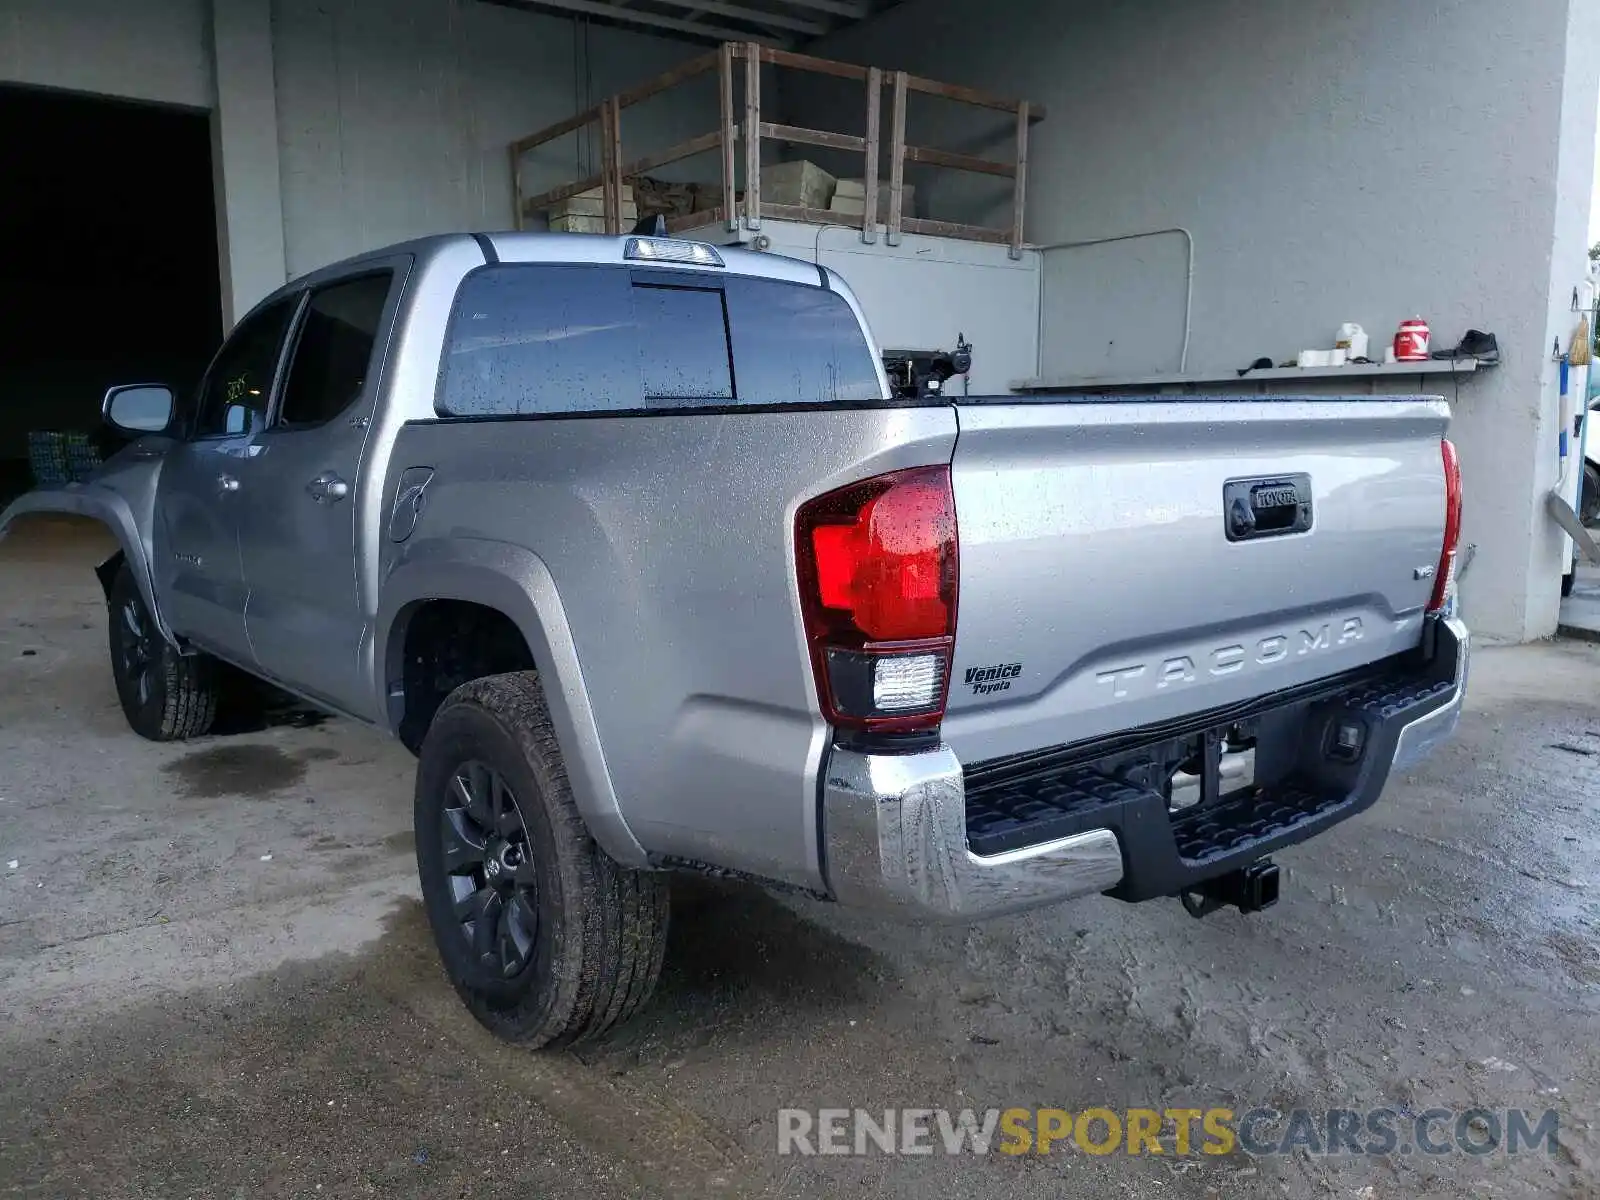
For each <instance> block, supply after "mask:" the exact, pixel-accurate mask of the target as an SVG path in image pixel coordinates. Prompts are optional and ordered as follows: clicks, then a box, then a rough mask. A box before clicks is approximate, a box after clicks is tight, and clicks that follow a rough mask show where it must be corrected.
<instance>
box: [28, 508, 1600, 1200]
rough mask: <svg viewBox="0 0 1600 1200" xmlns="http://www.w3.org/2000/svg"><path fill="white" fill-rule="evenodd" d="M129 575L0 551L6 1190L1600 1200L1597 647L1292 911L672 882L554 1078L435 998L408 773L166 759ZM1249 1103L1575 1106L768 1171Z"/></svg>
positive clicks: (1423, 778) (1548, 652)
mask: <svg viewBox="0 0 1600 1200" xmlns="http://www.w3.org/2000/svg"><path fill="white" fill-rule="evenodd" d="M103 549H104V542H103V540H102V539H100V538H99V537H97V536H92V535H86V534H84V533H83V532H81V531H74V530H70V529H68V528H67V527H66V526H65V525H64V524H63V523H41V524H36V525H33V526H25V527H23V528H22V529H21V530H20V531H19V532H18V533H17V534H15V535H14V536H13V537H11V538H10V539H8V540H7V541H5V542H3V543H0V1063H3V1064H4V1069H3V1070H0V1194H4V1195H20V1196H51V1197H54V1196H64V1195H77V1194H87V1195H99V1196H116V1197H136V1196H161V1197H170V1196H203V1197H213V1196H214V1197H235V1196H291V1195H292V1196H316V1195H322V1196H360V1195H383V1196H429V1197H435V1196H447V1195H448V1196H469V1195H470V1196H474V1197H478V1196H482V1197H498V1196H505V1197H512V1196H517V1197H526V1196H530V1195H533V1196H537V1195H553V1196H580V1197H620V1196H635V1195H639V1196H647V1195H659V1196H670V1197H676V1196H703V1195H708V1194H716V1195H770V1194H782V1195H790V1196H813V1197H824V1196H869V1195H883V1196H894V1197H898V1196H904V1197H913V1196H915V1197H925V1196H964V1197H987V1196H996V1197H999V1196H1006V1197H1024V1198H1027V1197H1040V1198H1042V1197H1078V1196H1083V1197H1090V1196H1093V1197H1100V1196H1120V1195H1127V1196H1140V1197H1151V1196H1154V1197H1180V1198H1193V1200H1201V1198H1208V1197H1223V1196H1225V1197H1279V1196H1290V1197H1329V1196H1338V1197H1353V1198H1355V1200H1376V1198H1378V1197H1400V1196H1482V1197H1502V1196H1505V1197H1509V1196H1564V1197H1568V1198H1571V1200H1576V1198H1578V1197H1594V1196H1596V1195H1600V1138H1597V1135H1596V1132H1595V1130H1594V1127H1593V1121H1594V1119H1595V1118H1594V1114H1595V1107H1596V1101H1597V1099H1600V1019H1597V1018H1600V956H1597V947H1600V867H1597V866H1596V861H1595V849H1596V847H1597V846H1600V787H1597V783H1600V688H1597V686H1596V684H1597V682H1600V647H1597V646H1594V645H1591V644H1585V643H1578V642H1558V643H1554V644H1545V645H1535V646H1528V647H1520V648H1510V649H1498V650H1490V651H1487V652H1483V653H1481V654H1480V655H1479V656H1478V657H1477V659H1476V660H1475V662H1474V667H1473V672H1474V674H1473V691H1472V697H1471V701H1470V711H1469V713H1468V715H1467V717H1466V718H1465V720H1464V721H1463V725H1462V730H1461V734H1460V736H1459V738H1458V740H1457V741H1456V742H1455V743H1454V744H1453V745H1451V746H1450V747H1449V748H1448V749H1446V750H1445V751H1443V752H1442V753H1441V754H1440V755H1439V756H1438V757H1437V758H1436V759H1435V760H1434V761H1432V762H1431V763H1429V764H1427V765H1426V766H1424V767H1423V768H1422V769H1420V770H1418V771H1417V772H1415V773H1414V774H1413V775H1411V776H1410V777H1408V778H1406V779H1403V780H1399V781H1396V782H1395V783H1394V784H1393V785H1392V786H1391V788H1390V791H1389V792H1388V794H1387V796H1386V797H1385V799H1384V801H1383V802H1382V803H1381V804H1380V805H1379V806H1378V807H1377V808H1376V809H1374V810H1373V811H1371V812H1369V813H1367V814H1364V815H1363V816H1361V817H1358V818H1356V819H1355V820H1353V821H1351V822H1349V823H1347V824H1345V825H1343V826H1341V827H1339V828H1338V829H1336V830H1334V831H1332V832H1331V833H1329V834H1328V835H1326V836H1324V837H1323V838H1321V839H1319V840H1318V841H1316V842H1314V843H1313V844H1312V845H1310V846H1308V847H1301V848H1298V849H1296V850H1292V851H1290V852H1288V853H1286V854H1283V855H1281V856H1280V861H1281V862H1282V863H1283V865H1284V866H1285V867H1286V868H1287V873H1288V879H1287V881H1286V886H1285V891H1284V899H1283V902H1282V903H1281V904H1279V905H1278V906H1277V907H1276V908H1275V909H1273V910H1271V911H1269V912H1267V913H1265V914H1261V915H1258V916H1254V917H1249V918H1245V917H1241V916H1238V915H1237V914H1231V913H1228V914H1219V915H1217V916H1214V917H1212V918H1210V919H1208V920H1207V921H1205V922H1195V921H1193V920H1191V919H1190V918H1189V917H1188V916H1186V915H1185V914H1184V913H1183V912H1182V910H1181V909H1180V908H1179V906H1178V905H1177V904H1176V903H1175V902H1173V903H1157V904H1147V905H1140V906H1137V907H1129V906H1126V905H1122V904H1118V903H1116V902H1114V901H1110V900H1101V899H1093V900H1087V901H1083V902H1079V903H1076V904H1073V905H1069V906H1064V907H1061V908H1058V909H1055V910H1051V911H1046V912H1042V913H1036V914H1031V915H1028V916H1025V917H1019V918H1014V919H1010V920H1006V921H1002V922H998V923H994V924H990V925H985V926H981V927H975V928H970V929H945V928H911V929H907V928H904V927H898V926H891V925H887V924H884V923H881V922H878V921H874V920H871V919H868V918H867V917H865V916H862V915H860V914H853V913H850V912H845V911H840V910H837V909H833V908H830V907H828V906H826V905H822V904H815V903H811V902H806V901H795V900H789V899H784V900H778V899H773V898H770V897H768V896H767V895H765V894H763V893H761V892H757V891H753V890H748V889H734V888H721V887H710V886H707V885H703V884H695V883H693V882H686V883H685V884H684V886H683V887H681V888H678V889H676V891H675V897H674V900H675V905H676V908H675V912H674V929H673V935H672V944H671V952H670V955H669V959H668V965H667V970H666V975H665V978H664V980H663V983H662V987H661V990H660V993H659V996H658V999H657V1002H656V1003H655V1005H654V1006H653V1007H652V1008H651V1009H650V1010H649V1011H648V1012H647V1013H646V1014H645V1015H643V1016H642V1017H641V1018H640V1019H638V1020H637V1021H636V1022H634V1023H633V1024H632V1025H630V1026H628V1027H627V1028H625V1029H622V1030H620V1031H617V1032H616V1033H615V1034H614V1035H613V1036H612V1037H611V1038H610V1039H609V1040H608V1041H606V1042H604V1043H602V1044H600V1045H598V1046H595V1047H591V1048H586V1049H584V1050H583V1051H582V1052H581V1053H579V1054H557V1055H532V1054H527V1053H524V1052H519V1051H516V1050H512V1049H510V1048H506V1047H503V1046H501V1045H499V1044H497V1043H495V1042H494V1041H493V1040H492V1039H490V1038H489V1037H488V1036H487V1035H485V1034H483V1033H482V1032H480V1031H479V1030H478V1028H477V1027H476V1026H475V1025H473V1024H472V1023H471V1021H470V1020H469V1019H468V1018H467V1017H466V1015H465V1013H464V1011H463V1010H462V1009H460V1008H459V1006H458V1005H457V1003H456V1001H455V998H454V996H453V994H452V993H451V992H450V991H449V989H448V987H447V986H446V985H445V983H444V981H443V979H442V978H441V976H440V973H439V970H438V968H437V965H436V962H435V959H434V957H433V951H432V947H431V945H430V943H429V940H428V936H427V932H426V929H425V927H424V924H423V922H422V920H421V919H420V912H419V907H418V904H417V901H416V899H415V884H414V879H413V865H412V861H411V852H412V845H411V837H410V833H409V825H410V779H411V766H412V764H411V760H410V759H409V757H408V756H407V755H406V754H405V752H404V751H402V750H401V749H400V748H399V747H397V746H395V745H393V744H390V743H388V742H386V741H384V740H383V739H381V738H379V737H377V736H375V735H373V734H370V733H367V732H364V731H362V730H359V729H355V728H351V727H349V726H347V725H344V724H342V723H339V722H331V721H330V722H326V723H321V724H313V725H306V724H303V723H296V722H293V721H287V722H286V721H285V720H284V717H283V716H282V715H281V714H280V715H279V716H278V717H277V718H275V719H274V723H272V724H269V725H267V726H266V727H264V728H258V729H256V730H255V731H253V732H252V731H243V732H236V733H233V734H230V735H227V736H219V737H212V738H209V739H206V740H204V741H201V742H197V743H193V744H190V745H180V746H155V745H152V744H149V743H146V742H142V741H140V740H139V739H138V738H136V737H135V736H133V735H132V734H131V733H130V732H129V731H128V730H127V728H126V726H125V725H124V723H123V720H122V717H121V714H120V711H119V710H118V708H117V703H116V699H115V696H114V693H113V691H112V686H111V680H110V673H109V668H108V665H107V662H106V651H105V646H104V618H103V613H102V602H101V600H100V598H99V595H98V592H97V587H96V584H95V582H94V580H93V578H92V576H91V575H90V574H89V571H88V566H89V564H90V563H91V562H93V561H95V559H96V556H97V555H98V554H100V553H101V552H102V551H103ZM269 856H270V857H269ZM12 860H14V861H15V863H16V866H15V868H14V869H12V868H10V867H9V863H10V862H11V861H12ZM1259 1104H1271V1105H1275V1106H1277V1107H1279V1108H1291V1107H1298V1106H1304V1107H1309V1108H1317V1109H1326V1108H1330V1107H1347V1108H1367V1107H1372V1106H1383V1105H1388V1106H1394V1107H1402V1108H1409V1109H1410V1110H1413V1111H1421V1110H1424V1109H1427V1108H1430V1107H1436V1106H1437V1107H1446V1108H1467V1107H1472V1106H1484V1107H1489V1108H1505V1107H1526V1108H1530V1109H1536V1110H1542V1109H1544V1108H1546V1107H1554V1108H1555V1109H1556V1110H1557V1111H1558V1112H1559V1114H1560V1120H1561V1123H1562V1132H1561V1141H1562V1145H1561V1147H1560V1148H1559V1149H1558V1150H1557V1151H1556V1152H1555V1153H1553V1154H1536V1155H1524V1156H1520V1157H1516V1158H1508V1157H1505V1156H1494V1157H1490V1158H1472V1157H1469V1156H1466V1155H1461V1154H1455V1155H1450V1156H1447V1157H1443V1158H1428V1157H1423V1156H1416V1155H1413V1156H1396V1157H1390V1158H1386V1159H1370V1158H1369V1159H1351V1158H1342V1159H1341V1158H1330V1159H1317V1158H1310V1157H1307V1156H1305V1155H1303V1154H1299V1155H1296V1156H1291V1157H1285V1158H1260V1159H1255V1160H1252V1159H1250V1158H1248V1157H1246V1156H1245V1155H1243V1154H1242V1153H1236V1154H1234V1155H1230V1156H1227V1157H1224V1158H1220V1159H1190V1160H1183V1161H1176V1160H1174V1159H1172V1158H1170V1157H1168V1158H1165V1159H1157V1158H1128V1157H1126V1156H1123V1155H1118V1156H1114V1157H1110V1158H1095V1157H1090V1156H1087V1155H1083V1154H1080V1153H1068V1154H1059V1153H1058V1154H1055V1155H1052V1156H1050V1157H1048V1158H1038V1157H1027V1158H1022V1159H1011V1158H1004V1157H1001V1156H998V1155H996V1156H992V1157H990V1158H987V1159H977V1158H970V1157H969V1158H963V1159H949V1158H945V1157H942V1156H941V1157H938V1158H887V1157H881V1156H878V1157H868V1158H837V1159H797V1158H780V1157H778V1156H777V1155H776V1154H775V1153H774V1147H775V1143H776V1123H777V1119H776V1110H777V1109H778V1108H779V1107H782V1106H795V1107H820V1106H840V1107H857V1106H859V1107H866V1108H873V1109H882V1108H885V1107H889V1106H902V1105H905V1106H927V1107H936V1106H949V1107H957V1108H959V1107H963V1106H972V1107H977V1108H986V1107H990V1106H995V1107H1010V1106H1027V1105H1054V1106H1061V1107H1067V1108H1083V1107H1088V1106H1092V1105H1108V1106H1111V1107H1128V1106H1140V1107H1152V1108H1170V1107H1183V1106H1190V1107H1199V1108H1204V1107H1210V1106H1213V1105H1221V1106H1226V1107H1230V1108H1234V1109H1236V1110H1241V1111H1242V1110H1244V1109H1247V1108H1250V1107H1252V1106H1255V1105H1259Z"/></svg>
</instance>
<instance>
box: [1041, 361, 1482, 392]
mask: <svg viewBox="0 0 1600 1200" xmlns="http://www.w3.org/2000/svg"><path fill="white" fill-rule="evenodd" d="M1491 365H1492V364H1491ZM1489 369H1490V367H1489V366H1485V365H1484V364H1483V363H1480V362H1479V361H1478V360H1477V359H1475V358H1452V359H1443V358H1439V359H1430V360H1429V361H1427V362H1420V363H1374V364H1372V365H1371V366H1361V365H1359V364H1356V365H1352V366H1344V367H1272V368H1270V369H1269V368H1263V369H1262V370H1259V371H1246V372H1245V373H1244V374H1243V375H1240V374H1239V372H1238V371H1199V372H1190V373H1188V374H1177V373H1165V374H1163V373H1153V374H1148V375H1050V376H1045V377H1043V378H1039V379H1019V380H1017V381H1016V382H1015V383H1013V384H1012V385H1011V390H1012V391H1014V392H1058V391H1098V390H1101V389H1112V388H1151V387H1183V386H1184V385H1186V384H1215V383H1234V384H1240V385H1247V384H1252V383H1275V382H1282V381H1284V380H1289V379H1383V378H1391V377H1392V378H1396V379H1399V378H1404V377H1406V376H1411V377H1416V376H1421V375H1456V376H1460V375H1471V374H1473V373H1474V372H1477V371H1480V370H1489Z"/></svg>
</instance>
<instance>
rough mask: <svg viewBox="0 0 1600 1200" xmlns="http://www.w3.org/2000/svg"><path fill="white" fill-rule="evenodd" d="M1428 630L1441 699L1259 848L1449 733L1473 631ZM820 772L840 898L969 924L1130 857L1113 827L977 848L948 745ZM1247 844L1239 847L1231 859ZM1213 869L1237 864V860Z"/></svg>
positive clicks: (1317, 825) (1394, 724)
mask: <svg viewBox="0 0 1600 1200" xmlns="http://www.w3.org/2000/svg"><path fill="white" fill-rule="evenodd" d="M1432 636H1433V637H1434V638H1435V639H1436V643H1435V646H1434V655H1433V662H1434V663H1435V664H1438V666H1439V667H1442V668H1443V671H1444V672H1445V673H1444V675H1443V676H1442V677H1438V676H1436V677H1435V679H1436V684H1435V688H1436V694H1437V688H1438V687H1441V686H1443V685H1444V683H1445V681H1446V680H1449V681H1450V683H1449V687H1448V690H1447V691H1446V692H1445V698H1444V700H1443V702H1442V703H1440V702H1437V701H1436V702H1434V703H1432V704H1431V705H1430V706H1429V708H1428V711H1427V712H1426V713H1425V714H1423V715H1421V716H1416V717H1410V716H1408V714H1406V713H1403V712H1402V713H1398V714H1396V715H1393V716H1379V717H1377V718H1376V719H1375V722H1374V723H1375V725H1376V728H1375V729H1374V731H1373V732H1374V735H1375V736H1374V738H1373V741H1372V743H1371V744H1372V745H1373V747H1374V751H1375V752H1377V751H1378V750H1379V748H1382V749H1384V750H1387V749H1388V747H1390V746H1392V747H1393V749H1392V751H1389V753H1388V758H1389V761H1388V762H1387V763H1384V762H1383V760H1382V759H1379V761H1378V762H1376V763H1373V764H1372V766H1373V768H1374V769H1372V770H1370V771H1367V772H1364V773H1363V783H1362V785H1361V787H1360V789H1359V792H1358V793H1357V794H1353V795H1352V796H1351V797H1350V798H1349V801H1348V802H1347V803H1346V804H1343V805H1341V806H1339V807H1338V809H1325V810H1324V811H1322V812H1320V813H1319V814H1318V815H1317V816H1316V817H1315V819H1314V820H1310V819H1308V820H1307V822H1306V823H1305V825H1304V828H1303V830H1296V829H1293V828H1291V829H1286V830H1280V831H1278V832H1277V833H1275V834H1274V835H1273V838H1272V839H1271V844H1270V845H1268V844H1265V842H1264V843H1263V846H1262V848H1261V851H1260V852H1261V853H1266V852H1268V851H1270V850H1271V849H1273V848H1276V847H1278V846H1282V845H1286V844H1290V843H1292V842H1294V841H1299V840H1304V838H1307V837H1311V836H1313V835H1314V834H1315V833H1317V832H1320V831H1321V830H1322V829H1324V828H1327V827H1328V826H1329V825H1331V824H1333V823H1336V822H1337V821H1339V820H1343V819H1344V818H1345V817H1347V816H1351V815H1354V813H1356V812H1359V811H1361V810H1362V809H1363V808H1365V807H1367V806H1368V805H1370V804H1371V803H1372V802H1373V801H1375V800H1376V799H1377V796H1378V794H1379V793H1380V792H1381V791H1382V788H1383V785H1384V784H1385V783H1386V782H1387V779H1388V777H1389V775H1390V774H1391V773H1392V772H1394V771H1397V770H1405V769H1407V768H1409V767H1410V766H1412V765H1414V764H1415V763H1417V762H1418V761H1420V760H1421V759H1422V758H1423V757H1425V756H1426V755H1427V754H1429V753H1431V752H1432V751H1433V750H1434V749H1435V748H1436V747H1437V746H1438V745H1439V744H1440V743H1441V742H1442V741H1444V740H1445V739H1446V738H1448V737H1449V736H1450V734H1451V733H1452V732H1454V730H1455V727H1456V723H1457V722H1458V721H1459V720H1460V716H1461V706H1462V700H1463V697H1464V696H1465V692H1466V681H1467V660H1468V635H1467V630H1466V627H1465V626H1464V625H1463V624H1462V623H1461V622H1460V621H1458V620H1455V619H1448V620H1440V621H1439V622H1438V623H1437V625H1436V626H1435V627H1434V629H1433V631H1432ZM823 769H824V772H825V777H824V783H823V790H822V791H823V832H824V839H825V848H826V855H827V859H826V873H827V880H828V885H829V889H830V891H831V893H832V894H833V896H834V897H835V898H836V899H837V900H839V901H840V902H842V903H845V904H852V905H859V906H864V907H870V908H877V909H880V910H884V911H888V912H899V913H903V914H905V915H907V916H913V917H921V918H935V919H946V920H955V921H965V920H977V919H979V918H983V917H992V916H999V915H1002V914H1005V913H1011V912H1018V911H1021V910H1023V909H1028V908H1035V907H1038V906H1040V905H1045V904H1051V903H1055V902H1058V901H1062V900H1069V899H1072V898H1074V897H1077V896H1085V895H1091V894H1093V893H1096V892H1106V891H1110V890H1112V889H1114V888H1117V887H1118V885H1119V884H1121V883H1122V882H1123V878H1124V873H1125V864H1124V855H1125V853H1128V852H1130V850H1131V849H1132V846H1131V843H1129V844H1127V845H1125V843H1124V840H1123V839H1122V838H1119V836H1118V833H1117V830H1116V829H1114V828H1110V827H1108V828H1101V829H1090V830H1086V831H1084V832H1080V833H1076V834H1074V835H1072V836H1070V837H1063V838H1059V839H1056V840H1054V841H1046V842H1041V843H1040V844H1038V845H1033V846H1025V847H1022V848H1021V849H1016V850H1010V851H1007V852H1006V853H1003V854H995V855H991V856H981V855H977V854H974V853H972V851H971V849H970V848H969V847H968V844H967V814H966V794H965V783H964V773H963V771H962V765H961V763H960V761H959V760H958V759H957V758H956V756H955V754H954V752H952V751H951V750H950V748H949V747H948V746H943V745H941V746H938V747H936V748H934V749H930V750H926V751H921V752H918V753H914V754H866V753H861V752H858V751H854V750H848V749H844V748H842V747H837V746H836V747H834V748H832V750H831V751H830V752H829V754H828V756H827V758H826V760H825V763H824V768H823ZM1297 832H1298V833H1299V836H1298V837H1297V836H1295V834H1296V833H1297ZM1249 851H1250V848H1249V847H1244V848H1243V849H1242V850H1241V851H1240V852H1239V853H1236V854H1234V855H1233V857H1234V858H1239V857H1240V856H1241V855H1244V856H1248V855H1249ZM1135 865H1136V866H1138V865H1141V864H1135ZM1215 866H1216V868H1217V869H1218V870H1226V869H1232V863H1231V860H1230V861H1227V862H1222V861H1219V863H1217V864H1215ZM1211 867H1212V864H1206V865H1205V866H1203V867H1200V868H1197V872H1198V873H1199V874H1204V873H1205V871H1206V870H1209V869H1211ZM1129 869H1132V868H1129Z"/></svg>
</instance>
